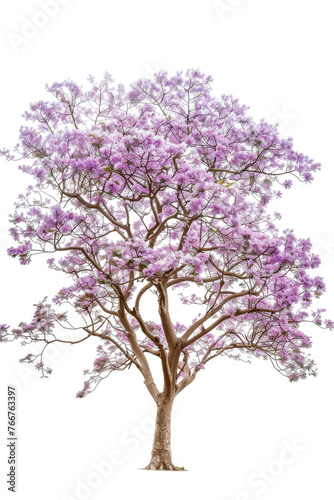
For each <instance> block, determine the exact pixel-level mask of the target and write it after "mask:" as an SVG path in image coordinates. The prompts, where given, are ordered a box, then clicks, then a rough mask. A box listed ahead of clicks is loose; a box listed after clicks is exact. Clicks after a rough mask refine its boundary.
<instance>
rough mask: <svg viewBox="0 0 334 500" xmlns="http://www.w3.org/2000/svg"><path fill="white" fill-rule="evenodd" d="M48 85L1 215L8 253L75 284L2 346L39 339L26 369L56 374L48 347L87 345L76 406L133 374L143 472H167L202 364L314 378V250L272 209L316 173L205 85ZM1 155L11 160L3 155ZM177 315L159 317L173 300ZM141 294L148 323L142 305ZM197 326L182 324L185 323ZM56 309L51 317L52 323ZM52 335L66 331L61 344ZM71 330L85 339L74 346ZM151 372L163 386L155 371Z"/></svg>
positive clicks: (179, 78) (174, 80)
mask: <svg viewBox="0 0 334 500" xmlns="http://www.w3.org/2000/svg"><path fill="white" fill-rule="evenodd" d="M88 81H89V85H90V86H89V88H88V90H83V89H82V88H81V87H79V86H78V85H76V84H75V83H74V82H72V81H70V80H66V81H64V82H62V83H54V84H53V85H51V86H47V90H48V92H49V93H50V94H51V95H52V96H53V98H52V100H50V101H38V102H36V103H35V104H32V105H31V106H30V110H29V111H28V112H26V113H25V114H24V117H25V119H26V120H27V121H28V122H31V124H29V126H24V127H21V129H20V142H19V144H18V145H17V146H16V148H15V154H18V155H19V156H20V159H21V160H22V159H24V160H25V161H26V163H25V164H23V165H21V166H20V169H21V170H22V171H23V172H25V173H27V174H29V175H31V176H32V177H33V178H34V180H35V185H34V186H29V187H28V189H27V192H26V194H24V195H20V196H19V201H18V203H16V209H15V213H14V214H13V216H11V223H12V224H13V226H12V227H11V229H10V232H11V235H12V237H13V238H14V240H16V242H17V244H16V246H15V247H12V248H9V249H8V253H9V255H10V256H12V257H18V258H19V261H20V263H21V264H28V263H29V262H30V260H31V258H32V257H33V256H35V255H38V254H41V253H42V254H45V253H50V254H59V259H58V260H55V258H54V257H51V258H50V259H49V260H48V265H49V267H50V268H51V269H54V270H56V271H60V272H63V273H65V274H66V275H68V276H70V277H71V278H72V280H73V281H72V285H71V286H67V287H64V288H62V289H61V290H60V291H59V293H58V294H57V295H56V296H55V297H54V299H53V303H54V305H56V306H66V307H68V306H69V305H71V306H72V307H73V308H74V310H75V313H76V314H77V315H79V317H80V321H81V326H80V328H76V327H74V326H73V325H72V323H71V320H70V318H69V315H68V311H66V312H65V311H63V310H60V309H59V310H57V309H55V308H54V305H52V304H50V303H49V302H47V298H45V299H44V300H42V301H41V302H40V303H39V304H37V305H36V310H35V313H34V316H33V319H32V321H31V322H30V323H23V322H21V323H20V324H19V326H18V328H15V329H12V330H10V329H9V327H8V326H7V325H1V327H0V340H2V341H5V342H6V341H12V340H21V341H22V343H23V344H27V343H42V345H43V349H42V350H41V352H39V354H32V353H29V354H27V355H26V356H25V357H24V358H22V359H21V361H22V362H27V363H35V366H36V368H37V369H38V370H40V371H41V374H42V376H47V375H48V374H50V373H51V369H50V368H48V367H46V366H45V364H44V362H43V353H44V352H45V349H46V348H47V346H49V345H50V344H52V343H54V342H68V343H71V344H75V343H79V342H83V341H84V340H86V339H90V338H92V337H97V338H98V339H99V342H100V343H99V345H98V346H97V354H98V357H97V358H96V359H95V361H94V365H93V368H92V370H91V371H88V370H85V371H84V373H85V374H87V375H89V377H88V379H87V380H86V381H85V383H84V386H83V389H82V390H80V391H79V392H78V393H77V397H79V398H82V397H84V396H86V395H87V394H89V393H90V392H92V391H93V390H94V389H95V388H96V387H97V385H98V384H99V383H100V382H101V381H102V380H103V379H104V378H106V377H107V376H108V375H109V374H110V373H112V372H113V371H115V370H125V369H126V368H130V367H131V366H134V367H135V368H136V369H138V371H139V372H140V373H141V376H142V377H143V379H144V383H145V384H146V387H147V389H148V391H149V393H150V395H151V396H152V398H153V400H154V401H155V403H156V405H157V417H156V429H155V435H154V442H153V449H152V456H151V461H150V463H149V464H148V466H147V467H146V469H162V470H178V468H177V467H175V466H174V465H173V463H172V458H171V446H170V435H171V413H172V405H173V401H174V399H175V397H176V396H177V395H179V394H180V393H181V392H182V391H183V390H184V389H185V388H186V387H188V386H189V385H190V384H191V383H192V382H193V381H194V380H195V378H196V376H197V374H198V372H199V371H200V370H201V369H203V368H204V367H205V365H206V364H207V363H208V362H209V361H211V360H212V359H215V358H217V357H218V356H225V357H229V358H234V359H241V360H243V361H249V360H250V359H252V358H253V357H254V356H255V357H258V358H263V359H268V360H270V361H271V363H272V364H273V366H274V368H275V369H276V370H278V371H279V372H280V373H281V374H282V375H284V376H286V377H287V378H288V379H289V380H290V381H297V380H299V379H303V378H305V377H306V376H307V375H316V368H315V364H314V361H313V360H312V359H310V358H309V356H308V355H306V354H305V350H306V349H308V348H310V347H311V340H310V338H309V337H308V336H307V335H306V334H305V333H304V332H303V331H302V329H301V326H302V324H303V323H305V322H313V323H315V324H316V325H318V326H320V327H323V328H333V326H334V323H333V322H332V321H330V320H323V319H322V313H323V311H324V309H317V310H316V311H313V312H311V313H308V312H307V309H308V308H309V307H310V306H311V304H312V300H313V298H315V297H319V296H320V295H322V293H323V292H324V290H325V285H324V282H323V279H322V278H321V277H319V276H313V271H312V270H313V269H315V268H317V267H318V266H319V263H320V260H319V258H318V256H316V255H314V254H313V253H312V252H311V243H310V240H309V239H298V238H296V236H295V235H294V232H293V230H285V231H283V232H280V231H279V230H278V229H277V227H276V226H275V220H277V219H278V218H279V217H280V216H279V214H278V213H274V214H270V213H269V212H268V211H267V205H268V203H269V201H270V200H271V199H272V198H273V197H280V196H281V193H280V191H277V190H276V189H279V186H280V185H281V186H283V187H284V188H285V189H288V188H290V187H291V185H292V178H296V179H299V180H300V181H302V182H310V181H311V180H312V179H313V172H315V171H317V170H319V168H320V165H319V164H318V163H315V162H314V161H313V160H310V159H309V158H308V157H307V156H305V155H302V154H299V153H297V152H295V151H294V150H293V144H292V140H291V138H288V139H282V138H279V136H278V132H277V126H273V125H270V124H268V123H266V122H265V121H263V120H262V121H260V122H259V123H255V122H254V121H253V120H252V119H251V118H250V117H249V116H247V114H246V110H247V108H246V107H245V106H241V105H240V104H239V102H238V100H236V99H233V98H232V96H229V95H223V96H221V97H220V98H215V97H213V96H212V94H211V92H212V90H211V81H212V79H211V77H207V76H205V75H203V74H201V73H199V72H198V71H194V70H188V71H187V72H186V74H185V75H184V76H183V75H182V73H178V74H176V75H175V76H173V77H169V76H168V74H167V73H165V72H160V73H157V74H156V75H155V77H154V78H153V79H152V80H149V79H143V80H140V81H138V82H137V83H135V84H133V85H132V86H131V88H130V90H129V91H125V89H124V87H123V86H122V85H118V86H116V85H114V83H113V80H112V78H111V76H110V75H109V74H105V75H104V78H103V80H102V81H101V82H97V81H96V80H95V79H94V78H93V77H90V78H89V79H88ZM2 154H3V155H5V156H6V157H7V159H10V160H13V159H15V155H13V154H11V153H10V151H9V150H3V151H2ZM173 293H174V295H175V294H176V295H177V296H178V297H179V299H178V300H179V306H178V307H177V308H174V309H173V310H172V308H171V307H170V305H169V297H170V295H171V294H173ZM148 295H149V296H150V297H151V303H150V304H151V305H150V314H151V316H150V317H147V316H148V315H147V313H148V311H147V308H146V314H144V313H143V307H142V304H143V301H144V300H145V298H146V297H147V296H148ZM187 307H188V309H189V310H190V311H192V310H195V312H196V317H194V318H193V320H192V322H190V324H188V325H184V324H183V321H184V320H183V317H184V311H186V310H187ZM57 311H58V312H57ZM59 325H61V326H63V327H65V328H69V329H72V330H73V339H71V340H68V339H67V340H66V339H64V338H62V337H61V328H59ZM78 331H79V332H80V336H78ZM153 358H156V359H157V360H159V361H160V363H161V369H162V373H163V387H162V388H161V389H160V390H159V389H158V387H157V385H156V383H155V380H154V377H153V371H152V367H151V366H150V362H149V361H150V360H152V359H153Z"/></svg>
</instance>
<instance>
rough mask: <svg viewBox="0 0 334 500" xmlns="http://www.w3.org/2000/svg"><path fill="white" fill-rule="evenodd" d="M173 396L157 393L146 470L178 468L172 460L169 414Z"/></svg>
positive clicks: (170, 414) (170, 413)
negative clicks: (151, 443) (152, 438)
mask: <svg viewBox="0 0 334 500" xmlns="http://www.w3.org/2000/svg"><path fill="white" fill-rule="evenodd" d="M172 407H173V398H172V397H171V396H169V397H168V396H166V395H162V394H159V397H158V402H157V417H156V423H155V433H154V440H153V448H152V455H151V461H150V463H149V464H148V465H147V466H146V467H145V469H147V470H180V469H178V468H177V467H175V465H173V462H172V452H171V416H172Z"/></svg>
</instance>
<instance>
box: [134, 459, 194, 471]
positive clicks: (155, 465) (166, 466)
mask: <svg viewBox="0 0 334 500" xmlns="http://www.w3.org/2000/svg"><path fill="white" fill-rule="evenodd" d="M141 470H169V471H173V470H175V471H180V470H183V471H185V470H186V469H185V468H184V467H176V466H175V465H174V464H172V462H162V461H153V462H152V461H151V462H150V463H149V464H148V465H146V467H144V468H143V469H141Z"/></svg>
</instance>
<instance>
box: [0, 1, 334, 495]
mask: <svg viewBox="0 0 334 500" xmlns="http://www.w3.org/2000/svg"><path fill="white" fill-rule="evenodd" d="M51 3H52V2H51ZM55 3H56V5H57V6H58V7H57V9H55V8H54V11H53V13H52V15H51V12H50V14H49V15H47V14H45V10H43V8H42V6H41V5H42V2H38V1H36V0H17V1H15V2H6V3H5V2H3V3H2V7H1V10H2V11H1V12H0V19H1V21H0V29H1V49H2V55H1V65H2V77H1V82H0V85H1V92H0V110H1V129H2V132H1V135H0V147H5V146H6V147H12V146H13V145H14V144H15V143H16V140H17V137H18V128H19V126H20V125H22V124H23V120H22V118H21V114H22V112H23V111H24V110H25V109H27V107H28V104H29V103H30V102H33V101H36V100H38V99H46V98H47V94H46V92H45V90H44V87H45V84H46V83H50V84H51V83H53V82H54V81H62V80H63V79H65V78H72V79H73V80H75V81H76V82H77V83H80V84H84V83H85V81H86V78H87V77H88V75H89V74H93V75H94V76H96V77H102V74H103V72H104V71H106V70H107V71H109V72H110V73H111V74H112V75H113V77H114V78H115V80H116V81H122V82H123V83H125V84H129V83H131V82H132V81H134V80H136V79H138V78H140V77H145V76H150V75H152V74H153V73H154V72H155V71H156V70H157V69H167V70H168V71H169V72H171V73H173V72H175V71H177V70H186V69H187V68H189V67H190V68H199V69H200V70H201V71H204V72H205V73H208V74H212V76H213V77H214V89H215V93H216V94H217V95H220V94H223V93H227V94H229V93H231V94H233V95H234V96H235V97H238V98H239V99H240V101H241V102H242V103H244V104H247V105H249V106H250V111H249V113H250V114H251V115H252V116H253V117H254V118H256V119H260V118H262V117H264V118H266V119H267V120H270V121H273V122H278V123H279V124H280V130H281V133H282V135H283V136H292V137H293V138H294V144H295V148H296V149H297V150H298V151H300V152H302V153H304V154H307V155H309V156H310V157H311V158H314V159H315V160H316V161H319V162H321V163H322V165H323V168H322V171H321V172H320V173H318V174H317V175H316V179H315V181H314V182H313V183H312V184H310V185H304V184H301V185H298V186H294V187H293V189H291V190H290V191H288V192H286V193H284V197H283V199H282V200H281V201H280V202H278V203H276V204H275V209H278V210H279V211H280V212H281V213H282V215H283V219H282V227H292V228H295V231H296V234H297V236H300V237H308V236H310V237H311V239H312V241H313V243H314V246H315V248H316V250H317V252H318V253H319V254H320V256H321V258H322V265H321V268H320V269H319V274H320V275H322V276H325V278H326V283H327V293H326V295H325V296H324V297H323V298H322V299H321V302H320V301H318V302H317V303H316V304H315V306H317V307H320V306H321V307H327V309H328V315H327V316H328V317H331V318H332V319H333V318H334V307H333V302H334V301H333V299H334V285H333V280H332V277H333V270H334V229H333V223H332V218H333V194H332V192H333V181H334V174H333V154H332V151H333V125H332V116H333V111H334V109H333V107H334V105H333V88H334V81H333V73H332V61H333V39H334V35H333V33H334V32H333V27H332V20H333V9H332V2H331V1H330V0H317V1H314V0H312V1H311V0H270V1H268V0H267V1H266V0H221V1H217V2H214V1H212V0H208V1H205V0H178V1H177V0H169V1H168V2H161V1H157V0H155V1H154V0H140V1H137V0H125V1H122V2H118V1H117V2H116V1H106V0H95V2H90V1H88V0H81V1H79V0H67V1H66V0H62V2H60V1H59V2H58V3H57V2H55ZM60 3H61V5H60ZM53 4H54V2H53ZM50 8H51V7H50ZM4 9H5V10H4ZM41 12H42V13H43V12H44V15H43V14H41ZM29 23H34V25H35V28H33V25H31V24H29ZM28 24H29V26H30V28H28ZM36 25H38V27H36ZM19 37H21V38H19ZM0 168H1V177H0V179H1V185H0V189H1V194H0V272H1V275H0V276H1V287H0V308H1V313H0V323H7V324H11V325H13V326H15V325H17V323H18V322H19V321H20V320H27V321H28V320H29V319H30V318H31V314H32V311H33V306H32V305H33V304H34V303H36V302H37V301H39V300H40V299H41V298H43V297H44V296H45V295H48V296H52V295H53V294H55V293H56V292H57V291H58V290H59V287H60V286H62V285H66V282H64V279H63V278H62V277H61V276H58V275H57V274H56V275H54V273H52V272H51V271H49V270H48V269H47V268H46V267H45V265H44V264H43V261H42V259H41V260H36V261H35V262H33V263H32V264H31V265H30V266H20V265H19V263H18V262H17V260H16V259H10V258H9V257H8V256H7V254H6V248H7V247H8V246H11V245H12V244H13V242H12V240H11V239H10V238H9V237H8V227H9V226H8V222H7V220H8V214H9V213H11V212H12V206H13V203H14V201H15V200H16V197H17V195H18V193H20V192H21V191H23V189H24V187H25V186H26V185H27V183H28V182H29V179H28V178H27V177H26V176H25V175H24V174H22V173H19V171H18V170H17V165H16V164H15V163H8V162H5V161H4V160H3V159H1V161H0ZM273 209H274V207H273ZM148 314H149V311H148ZM147 319H149V318H147ZM308 332H309V333H310V335H311V337H312V339H313V341H314V345H313V348H312V351H313V352H312V354H313V357H314V359H315V360H316V362H317V365H318V368H319V376H318V377H317V378H315V379H314V378H312V379H308V380H306V381H301V382H299V383H297V384H290V383H289V382H288V381H287V380H286V379H285V378H283V377H281V376H280V375H279V374H278V373H277V372H276V371H275V370H274V369H273V368H272V367H271V365H270V364H269V363H265V362H261V361H258V362H254V363H253V364H252V365H246V364H243V363H236V362H233V361H228V360H225V359H223V358H222V359H218V360H216V361H215V362H213V363H212V364H211V365H210V364H209V365H207V368H206V370H205V371H202V372H200V374H199V375H198V377H197V379H196V381H195V383H194V384H193V385H191V386H190V387H189V388H187V389H186V390H185V391H184V392H183V393H181V395H180V397H179V398H178V399H177V400H176V407H175V410H174V412H173V428H172V451H173V461H174V463H175V464H176V465H178V466H184V467H185V468H186V469H188V472H182V473H171V472H149V471H141V470H138V469H139V468H140V467H144V466H145V465H146V464H147V463H148V462H149V459H150V451H151V444H152V426H153V422H154V404H153V400H152V401H151V397H150V395H149V394H148V392H147V390H146V388H145V387H144V384H143V383H142V379H141V377H140V376H139V374H138V373H137V372H134V371H133V370H130V371H129V372H128V371H127V372H121V373H114V374H112V376H111V377H110V378H109V379H108V380H107V381H105V382H104V383H103V384H101V385H100V386H99V388H98V389H97V390H96V391H95V392H94V393H93V394H91V395H90V396H88V397H87V398H84V399H83V400H78V399H76V398H75V394H76V392H77V391H78V390H79V389H81V387H82V383H83V380H84V378H85V377H84V376H83V374H82V370H83V369H84V368H90V367H91V365H92V362H93V359H94V357H95V344H93V343H92V344H90V345H88V344H86V345H82V346H73V347H71V348H66V349H62V350H59V349H58V350H57V349H56V350H54V351H53V352H52V353H51V352H50V355H51V354H52V356H50V357H49V359H50V364H51V365H52V367H53V368H54V373H53V374H52V376H51V377H50V378H49V379H40V378H39V376H38V374H37V373H35V372H34V371H31V370H29V366H27V365H22V364H21V363H19V361H18V360H19V358H21V357H23V355H24V353H26V351H25V350H24V349H23V348H22V347H21V346H20V344H19V343H15V344H6V345H5V344H1V345H0V356H1V357H0V359H1V362H0V381H1V382H0V405H1V412H0V495H1V498H3V497H5V498H12V495H13V494H11V493H8V492H7V491H6V484H5V482H6V473H7V469H8V465H7V450H6V389H7V384H14V385H15V386H16V387H17V391H18V436H19V442H18V461H19V466H18V467H19V468H18V476H19V477H18V492H17V493H16V497H15V498H17V500H23V499H24V500H27V499H30V498H31V499H34V500H44V499H47V500H73V499H78V500H79V499H84V498H88V499H92V500H102V499H103V500H105V499H111V498H121V499H125V500H127V499H130V498H132V497H133V496H136V497H138V498H145V499H147V500H153V499H155V498H160V499H167V498H179V499H181V498H192V499H194V500H197V499H200V498H203V497H204V496H205V497H208V498H210V499H212V500H250V499H252V500H253V499H258V498H259V499H262V498H263V499H266V500H276V499H280V500H281V499H282V498H286V499H290V498H291V499H292V498H298V499H299V498H303V499H304V500H311V499H312V500H313V499H314V498H318V497H320V498H330V497H331V496H332V493H333V490H334V486H333V484H332V470H333V463H332V456H333V445H334V438H333V421H334V418H333V417H334V414H333V408H334V406H333V405H332V399H333V382H334V376H333V371H332V364H333V362H332V352H333V348H334V333H331V332H327V331H324V330H320V329H318V328H316V327H311V328H310V329H308ZM51 358H52V359H51ZM138 432H139V434H137V433H138ZM135 434H137V435H135ZM293 443H294V444H293ZM289 446H295V447H296V451H295V455H293V454H291V451H290V452H289V451H285V450H288V447H289ZM117 453H118V455H117ZM113 454H115V457H116V460H114V461H115V465H114V468H113V471H112V472H111V469H110V470H109V475H108V477H104V478H102V472H101V471H100V472H97V471H96V467H99V465H101V464H102V462H108V464H109V467H111V460H112V459H113V457H112V455H113ZM117 456H118V461H117ZM287 462H289V463H287ZM94 464H95V465H94ZM108 464H106V463H104V467H105V468H104V469H103V470H104V471H105V474H107V472H108V470H107V465H108ZM261 468H262V469H264V470H265V471H266V474H267V475H266V479H262V482H259V474H262V473H263V470H262V472H261Z"/></svg>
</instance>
